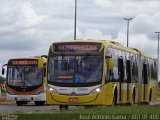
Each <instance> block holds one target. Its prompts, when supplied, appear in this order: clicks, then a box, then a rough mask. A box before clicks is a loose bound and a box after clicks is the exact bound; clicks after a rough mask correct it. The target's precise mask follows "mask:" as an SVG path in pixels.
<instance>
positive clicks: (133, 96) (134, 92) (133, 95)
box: [131, 89, 136, 105]
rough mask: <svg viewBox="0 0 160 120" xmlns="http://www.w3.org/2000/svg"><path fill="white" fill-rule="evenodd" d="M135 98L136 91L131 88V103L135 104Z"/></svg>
mask: <svg viewBox="0 0 160 120" xmlns="http://www.w3.org/2000/svg"><path fill="white" fill-rule="evenodd" d="M135 98H136V91H135V89H134V90H133V94H132V101H131V104H132V105H134V104H135Z"/></svg>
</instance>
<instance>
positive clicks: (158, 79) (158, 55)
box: [155, 32, 160, 80]
mask: <svg viewBox="0 0 160 120" xmlns="http://www.w3.org/2000/svg"><path fill="white" fill-rule="evenodd" d="M155 33H157V34H158V46H157V79H158V74H159V34H160V32H155ZM158 80H159V79H158Z"/></svg>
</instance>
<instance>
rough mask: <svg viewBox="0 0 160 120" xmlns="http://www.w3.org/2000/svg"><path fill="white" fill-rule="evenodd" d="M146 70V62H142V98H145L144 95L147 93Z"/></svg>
mask: <svg viewBox="0 0 160 120" xmlns="http://www.w3.org/2000/svg"><path fill="white" fill-rule="evenodd" d="M147 71H148V70H147V64H146V63H144V64H143V71H142V78H143V85H144V87H143V100H145V98H146V96H147V94H146V92H147V84H148V74H147V73H148V72H147Z"/></svg>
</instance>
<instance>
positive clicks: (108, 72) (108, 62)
mask: <svg viewBox="0 0 160 120" xmlns="http://www.w3.org/2000/svg"><path fill="white" fill-rule="evenodd" d="M111 52H112V49H111V48H108V49H107V54H106V75H105V81H106V82H107V81H111V80H112V69H113V60H112V53H111Z"/></svg>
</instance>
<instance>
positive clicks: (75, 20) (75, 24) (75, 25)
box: [74, 0, 77, 40]
mask: <svg viewBox="0 0 160 120" xmlns="http://www.w3.org/2000/svg"><path fill="white" fill-rule="evenodd" d="M76 22H77V0H75V15H74V40H76V32H77V31H76V28H77V23H76Z"/></svg>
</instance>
